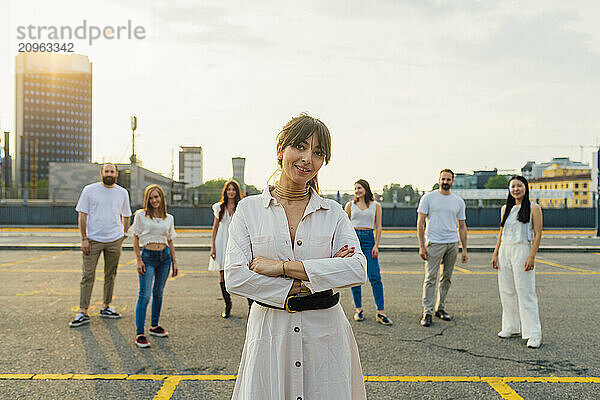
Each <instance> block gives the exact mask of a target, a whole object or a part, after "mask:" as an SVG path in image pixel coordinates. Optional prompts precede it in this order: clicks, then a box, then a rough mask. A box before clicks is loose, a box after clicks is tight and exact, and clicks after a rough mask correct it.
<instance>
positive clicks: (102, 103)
mask: <svg viewBox="0 0 600 400" xmlns="http://www.w3.org/2000/svg"><path fill="white" fill-rule="evenodd" d="M122 3H126V5H125V4H122ZM0 4H1V6H0V35H1V36H0V118H1V120H0V129H2V130H10V131H13V127H14V57H15V55H16V54H17V46H18V43H19V42H21V41H24V40H17V27H18V26H20V25H25V26H26V25H30V24H33V25H58V26H60V25H68V26H71V27H73V28H75V27H76V26H78V25H81V24H82V21H83V20H84V19H85V20H86V21H87V24H88V25H97V26H100V27H104V26H107V25H110V26H116V25H125V24H127V21H128V20H131V21H132V23H133V25H134V26H137V25H140V26H143V27H144V28H145V31H146V38H145V39H143V40H127V39H121V40H106V39H103V40H97V41H96V42H94V43H93V44H92V45H91V46H90V45H89V44H88V43H87V42H86V41H84V40H73V41H72V42H73V43H74V44H75V50H76V52H77V53H79V54H85V55H87V56H88V57H89V58H90V60H91V61H92V62H93V122H92V123H93V144H92V147H93V160H94V161H102V160H107V161H109V160H110V161H117V162H125V161H126V160H127V159H128V157H129V154H130V136H131V134H130V131H129V116H130V115H131V114H135V115H137V116H138V119H139V123H138V132H139V137H138V139H137V142H136V150H137V153H138V157H139V158H141V159H142V160H143V165H144V167H146V168H148V169H151V170H154V171H157V172H161V173H164V174H168V173H169V170H170V168H171V158H172V154H173V153H174V154H175V173H176V174H177V150H178V146H180V145H188V146H189V145H199V146H202V147H203V148H204V154H205V162H204V166H205V172H204V179H205V180H208V179H213V178H218V177H229V176H230V175H231V157H233V156H243V157H246V159H247V160H246V182H247V183H250V184H254V185H256V186H259V187H264V184H265V182H266V180H267V178H268V177H269V176H270V175H271V173H272V172H273V171H274V170H275V166H276V164H275V142H274V139H275V136H276V134H277V132H278V131H279V130H280V128H281V127H282V126H283V125H284V124H285V123H286V122H287V121H288V120H289V119H290V118H291V117H292V116H294V115H297V114H298V113H300V112H308V113H310V114H311V115H313V116H316V117H318V118H320V119H322V120H323V121H324V122H325V123H326V124H327V125H328V127H329V129H330V131H331V133H332V140H333V145H332V146H333V151H332V160H331V162H330V164H329V165H328V166H325V167H323V169H322V170H321V172H320V182H321V187H322V188H323V189H325V190H334V189H348V188H352V187H353V183H354V181H355V180H357V179H358V178H365V179H367V180H368V181H369V182H370V183H371V185H372V186H373V187H375V188H381V187H383V185H385V184H388V183H391V182H395V183H401V184H413V185H415V186H417V187H419V188H420V189H429V188H431V186H432V184H433V183H434V182H435V181H436V180H437V173H438V171H439V170H440V169H442V168H447V167H449V168H452V169H453V170H455V171H456V172H471V171H472V170H476V169H486V168H499V169H519V168H521V166H523V165H524V164H525V162H526V161H527V160H534V161H537V162H543V161H547V160H549V159H550V158H551V157H553V156H569V157H571V158H572V159H575V160H581V156H580V154H581V148H580V147H579V145H593V144H597V143H598V142H599V140H600V116H599V113H598V104H599V101H598V100H599V94H600V74H599V72H598V71H600V30H599V28H598V26H600V24H599V23H598V21H600V7H598V6H597V3H596V2H594V1H568V2H565V1H564V0H560V1H550V0H544V1H528V2H523V1H518V2H517V1H501V2H500V1H471V2H469V1H424V0H414V1H398V0H389V1H382V0H379V1H371V2H364V1H358V0H343V1H342V0H340V1H326V2H324V1H294V2H289V1H283V2H282V1H263V0H260V1H252V2H247V1H202V2H199V1H191V0H190V1H183V0H179V1H173V0H170V1H166V0H164V1H141V0H128V1H127V2H122V1H108V0H103V1H90V0H85V1H84V0H77V1H65V0H55V1H52V2H47V1H35V2H34V1H23V0H18V1H16V0H0ZM13 146H14V145H13ZM13 150H14V147H13ZM591 152H592V149H591V148H590V147H586V148H583V159H582V161H584V162H589V161H590V159H591Z"/></svg>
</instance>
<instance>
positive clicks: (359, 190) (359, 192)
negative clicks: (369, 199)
mask: <svg viewBox="0 0 600 400" xmlns="http://www.w3.org/2000/svg"><path fill="white" fill-rule="evenodd" d="M365 194H367V191H366V190H365V188H364V187H363V186H362V185H361V184H360V183H355V184H354V196H356V198H357V199H360V198H363V197H364V196H365Z"/></svg>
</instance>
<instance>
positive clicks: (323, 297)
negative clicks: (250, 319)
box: [256, 289, 340, 313]
mask: <svg viewBox="0 0 600 400" xmlns="http://www.w3.org/2000/svg"><path fill="white" fill-rule="evenodd" d="M339 301H340V293H339V292H336V293H333V290H331V289H329V290H325V291H323V292H317V293H313V294H309V295H308V296H298V295H291V296H288V298H287V299H285V308H281V307H275V306H272V305H270V304H265V303H261V302H260V301H257V302H256V303H258V304H260V305H261V306H263V307H268V308H274V309H276V310H284V311H287V312H291V313H293V312H297V311H308V310H324V309H326V308H331V307H333V306H335V305H336V304H337V303H338V302H339Z"/></svg>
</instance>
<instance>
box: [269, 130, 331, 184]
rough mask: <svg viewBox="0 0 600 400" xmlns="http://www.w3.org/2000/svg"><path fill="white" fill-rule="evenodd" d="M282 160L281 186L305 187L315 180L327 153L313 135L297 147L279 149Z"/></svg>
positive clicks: (278, 154)
mask: <svg viewBox="0 0 600 400" xmlns="http://www.w3.org/2000/svg"><path fill="white" fill-rule="evenodd" d="M277 157H278V159H279V160H281V169H282V171H283V172H282V174H281V182H280V183H281V184H282V185H289V186H297V187H305V186H306V184H307V183H308V182H309V181H310V180H311V179H313V178H314V177H315V176H316V175H317V173H318V172H319V169H321V167H322V166H323V163H324V161H325V153H324V151H323V149H322V147H321V145H320V143H319V140H318V137H317V135H312V136H310V137H308V138H307V139H306V140H303V141H301V142H300V143H298V144H296V145H289V146H287V147H285V148H284V149H278V151H277Z"/></svg>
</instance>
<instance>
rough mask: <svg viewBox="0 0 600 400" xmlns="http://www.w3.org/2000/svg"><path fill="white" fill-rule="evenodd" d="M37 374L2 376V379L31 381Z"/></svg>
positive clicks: (0, 377)
mask: <svg viewBox="0 0 600 400" xmlns="http://www.w3.org/2000/svg"><path fill="white" fill-rule="evenodd" d="M34 375H35V374H0V379H5V380H17V379H31V378H33V376H34Z"/></svg>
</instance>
